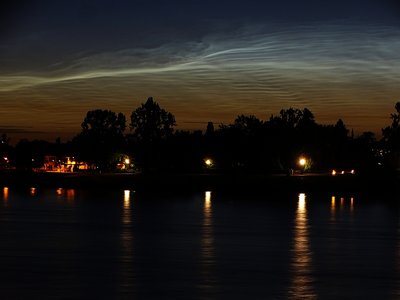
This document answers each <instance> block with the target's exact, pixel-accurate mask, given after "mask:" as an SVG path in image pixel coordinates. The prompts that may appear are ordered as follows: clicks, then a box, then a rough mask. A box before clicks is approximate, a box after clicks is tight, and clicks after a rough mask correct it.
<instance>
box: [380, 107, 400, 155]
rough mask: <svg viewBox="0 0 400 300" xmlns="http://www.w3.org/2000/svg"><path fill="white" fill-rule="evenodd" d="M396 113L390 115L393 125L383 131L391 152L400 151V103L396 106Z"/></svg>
mask: <svg viewBox="0 0 400 300" xmlns="http://www.w3.org/2000/svg"><path fill="white" fill-rule="evenodd" d="M395 109H396V112H395V113H392V114H391V115H390V118H391V119H392V124H391V125H390V126H387V127H385V128H383V129H382V135H383V140H384V142H385V144H386V147H387V148H388V149H389V150H394V151H399V150H400V102H397V103H396V105H395Z"/></svg>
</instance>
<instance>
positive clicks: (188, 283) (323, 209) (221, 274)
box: [0, 187, 400, 299]
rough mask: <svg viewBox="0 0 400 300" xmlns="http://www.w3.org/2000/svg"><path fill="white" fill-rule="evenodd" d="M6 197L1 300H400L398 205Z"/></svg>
mask: <svg viewBox="0 0 400 300" xmlns="http://www.w3.org/2000/svg"><path fill="white" fill-rule="evenodd" d="M1 189H2V194H1V193H0V197H1V198H2V202H3V206H2V207H0V225H1V226H0V240H1V243H0V254H1V255H0V265H1V266H2V268H1V269H0V288H2V298H4V299H18V298H19V299H27V298H29V295H28V291H30V292H32V291H31V290H30V289H29V287H32V286H35V288H36V292H35V291H33V293H34V296H33V297H32V298H35V296H36V297H38V296H39V295H44V297H43V298H42V299H52V298H57V297H55V296H56V295H61V294H62V295H65V298H68V299H81V298H86V299H93V298H96V297H97V298H98V299H101V298H107V299H124V298H135V299H136V298H140V299H178V298H181V299H244V298H246V295H247V296H248V298H249V299H287V298H290V299H315V298H319V299H342V298H344V297H347V298H348V299H366V298H367V299H368V297H369V296H370V299H380V296H381V299H396V297H397V298H398V296H400V292H399V291H400V258H399V257H400V254H399V253H400V221H399V220H400V218H399V215H400V204H398V203H397V202H395V203H394V204H393V203H390V204H388V203H385V202H383V201H382V200H379V201H375V202H373V201H372V202H368V201H363V199H362V198H360V196H359V195H357V194H355V195H351V196H349V195H343V194H336V195H334V196H331V194H326V195H325V196H324V197H319V196H315V195H312V194H311V195H309V194H307V195H306V194H302V193H301V194H297V195H292V196H291V197H287V198H284V197H282V198H281V199H279V202H273V201H269V200H270V198H263V200H262V201H259V200H257V199H252V198H251V197H250V196H246V197H243V198H239V197H236V198H233V197H229V196H221V195H220V194H219V193H215V192H211V191H202V192H199V193H196V194H194V195H193V196H185V197H184V196H181V197H179V196H174V197H170V198H167V197H165V198H163V196H159V198H151V197H150V196H148V195H145V194H139V195H138V196H137V194H136V193H135V192H134V191H130V190H118V191H105V192H104V193H103V192H100V193H99V192H98V191H97V190H96V192H87V191H82V190H80V189H61V188H60V189H48V190H46V189H41V188H35V197H34V198H32V197H31V194H32V190H31V189H30V188H25V189H23V190H22V191H21V190H19V191H16V190H15V189H13V188H12V187H10V188H7V187H2V188H1ZM232 199H234V200H232ZM32 200H33V201H32ZM0 204H1V203H0ZM6 206H7V207H6ZM355 208H356V212H357V213H354V210H355ZM15 293H16V296H15V297H14V294H15ZM46 296H48V297H46ZM52 296H54V297H52ZM135 296H138V297H135ZM393 296H394V297H393Z"/></svg>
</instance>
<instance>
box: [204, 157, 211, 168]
mask: <svg viewBox="0 0 400 300" xmlns="http://www.w3.org/2000/svg"><path fill="white" fill-rule="evenodd" d="M204 163H205V164H206V166H207V167H211V166H212V165H213V161H212V159H210V158H206V159H205V160H204Z"/></svg>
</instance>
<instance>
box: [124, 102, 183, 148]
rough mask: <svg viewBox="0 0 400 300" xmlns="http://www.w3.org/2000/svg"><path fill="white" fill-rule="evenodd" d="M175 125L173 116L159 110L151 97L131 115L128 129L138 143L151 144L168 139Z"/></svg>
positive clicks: (161, 109) (158, 106) (163, 110)
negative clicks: (129, 128)
mask: <svg viewBox="0 0 400 300" xmlns="http://www.w3.org/2000/svg"><path fill="white" fill-rule="evenodd" d="M175 125H176V122H175V117H174V115H173V114H171V113H170V112H167V111H166V110H165V109H163V108H161V107H160V105H159V104H158V103H157V102H155V101H154V100H153V98H152V97H150V98H148V99H147V101H146V103H142V105H141V106H140V107H138V108H137V109H136V110H134V111H133V112H132V114H131V123H130V127H131V130H132V131H133V136H134V137H135V138H136V139H138V140H139V141H144V142H149V143H151V142H153V141H158V140H160V139H163V138H166V137H169V136H170V135H171V134H172V133H173V131H174V129H173V127H174V126H175Z"/></svg>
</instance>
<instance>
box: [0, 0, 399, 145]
mask: <svg viewBox="0 0 400 300" xmlns="http://www.w3.org/2000/svg"><path fill="white" fill-rule="evenodd" d="M8 2H9V3H7V1H6V3H3V4H1V5H0V11H1V13H0V28H1V29H0V105H1V109H0V132H5V133H8V134H9V135H10V136H11V137H21V136H25V137H28V138H46V139H53V138H56V137H58V136H61V137H63V138H71V137H72V136H73V135H74V134H76V133H78V132H79V131H80V124H81V122H82V120H83V118H84V116H85V114H86V112H87V111H88V110H92V109H97V108H102V109H111V110H113V111H116V112H123V113H125V114H126V116H127V117H128V119H129V115H130V113H131V112H132V110H134V109H135V108H136V107H138V106H139V105H140V103H142V102H144V101H145V100H146V99H147V98H148V97H149V96H153V97H154V98H155V100H156V101H157V102H159V103H160V105H161V106H162V107H164V108H166V109H167V110H168V111H170V112H172V113H173V114H174V115H175V116H176V119H177V123H178V128H179V129H204V128H205V126H206V123H207V122H208V121H213V122H214V123H216V124H219V123H229V122H232V121H233V120H234V118H235V117H236V116H237V115H239V114H255V115H256V116H257V117H259V118H261V119H264V120H265V119H268V118H269V117H270V115H271V114H278V113H279V110H280V109H281V108H289V107H296V108H304V107H307V108H309V109H310V110H311V111H312V112H313V113H314V114H315V117H316V120H317V122H319V123H335V122H336V120H337V119H339V118H342V119H343V120H344V122H345V124H346V125H347V126H348V127H349V128H351V129H354V131H355V132H356V133H361V132H363V131H367V130H368V131H373V132H376V133H377V134H378V135H379V133H380V129H381V128H382V127H384V126H387V125H388V124H389V123H390V118H389V116H390V113H391V112H392V111H393V110H394V104H395V102H396V101H399V100H400V5H398V4H396V2H395V1H389V0H386V1H385V0H381V1H378V0H376V1H365V0H364V1H357V0H348V1H335V2H331V3H324V2H323V1H311V0H310V1H295V0H283V1H276V2H275V1H255V0H250V1H249V0H246V1H209V0H206V1H205V0H202V1H195V0H192V1H178V0H170V1H111V0H100V1H89V0H86V1H83V0H82V1H78V0H73V1H8Z"/></svg>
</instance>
